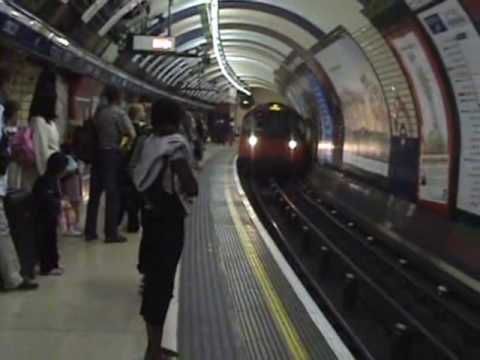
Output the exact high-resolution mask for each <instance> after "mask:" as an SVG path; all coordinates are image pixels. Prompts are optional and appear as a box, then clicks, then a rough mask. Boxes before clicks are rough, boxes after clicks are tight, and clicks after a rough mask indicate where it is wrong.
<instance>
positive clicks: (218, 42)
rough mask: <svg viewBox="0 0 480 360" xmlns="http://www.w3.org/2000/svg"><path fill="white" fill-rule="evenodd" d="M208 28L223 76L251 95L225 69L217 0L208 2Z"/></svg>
mask: <svg viewBox="0 0 480 360" xmlns="http://www.w3.org/2000/svg"><path fill="white" fill-rule="evenodd" d="M210 28H211V29H210V30H211V33H212V41H213V51H214V53H215V58H216V59H217V62H218V66H219V67H220V71H221V72H222V74H223V76H224V77H225V78H226V79H227V80H228V82H229V83H230V84H231V85H232V86H233V87H234V88H235V89H237V90H238V91H240V92H242V93H244V94H245V95H247V96H251V95H252V93H251V92H250V91H248V90H247V89H246V88H245V87H244V86H243V85H242V84H241V83H240V82H239V81H238V80H236V79H234V78H233V76H231V75H230V73H229V71H228V69H227V66H228V65H227V60H226V58H225V54H224V52H223V48H222V39H221V37H220V7H219V4H218V0H211V2H210Z"/></svg>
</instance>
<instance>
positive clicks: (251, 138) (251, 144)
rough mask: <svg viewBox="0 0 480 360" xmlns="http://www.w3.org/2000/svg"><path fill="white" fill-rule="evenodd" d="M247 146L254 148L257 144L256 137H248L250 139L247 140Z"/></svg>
mask: <svg viewBox="0 0 480 360" xmlns="http://www.w3.org/2000/svg"><path fill="white" fill-rule="evenodd" d="M248 144H249V145H250V146H251V147H252V148H254V147H255V146H256V145H257V144H258V137H256V136H255V135H253V134H252V135H250V137H249V138H248Z"/></svg>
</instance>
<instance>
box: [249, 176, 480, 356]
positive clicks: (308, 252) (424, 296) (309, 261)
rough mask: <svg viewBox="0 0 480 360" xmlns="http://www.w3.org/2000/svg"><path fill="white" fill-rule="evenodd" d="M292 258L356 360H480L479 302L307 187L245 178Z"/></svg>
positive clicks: (255, 201)
mask: <svg viewBox="0 0 480 360" xmlns="http://www.w3.org/2000/svg"><path fill="white" fill-rule="evenodd" d="M243 183H244V186H245V187H246V189H247V193H248V194H249V196H250V197H251V199H252V202H253V203H254V204H255V206H256V208H257V211H258V212H259V214H260V216H261V217H262V218H263V220H264V222H265V224H266V226H267V227H268V228H269V230H270V231H271V232H272V235H273V236H274V238H275V239H276V240H277V242H279V246H280V247H281V248H282V250H283V251H284V254H285V255H286V257H287V258H288V259H289V260H290V261H291V262H292V265H293V266H294V268H295V269H296V271H297V272H298V273H299V275H300V278H301V279H302V280H303V281H304V283H305V285H306V286H307V288H308V289H309V290H310V291H311V292H312V295H313V296H314V298H315V299H316V300H317V302H318V303H319V305H320V306H321V307H322V308H323V309H324V310H325V311H326V313H327V314H328V315H329V317H330V320H331V321H332V323H333V325H334V326H335V327H336V329H337V331H339V334H340V336H342V338H344V339H345V341H346V344H347V346H349V347H350V348H351V350H352V352H354V353H355V356H356V357H357V358H363V359H382V360H384V359H385V360H386V359H391V360H397V359H399V360H400V359H402V360H408V359H427V360H428V359H435V360H436V359H442V360H443V359H452V360H453V359H458V360H470V359H472V360H473V359H478V358H480V347H479V345H478V341H477V340H478V339H479V338H480V318H479V314H480V312H479V311H478V310H479V308H478V304H474V303H471V302H470V301H468V300H466V299H464V298H463V297H462V296H461V294H459V293H455V292H453V291H452V290H451V289H450V288H449V287H448V286H447V285H444V284H443V283H442V282H441V280H440V279H435V278H432V277H426V276H423V273H422V272H420V271H417V270H418V269H416V268H415V266H414V265H413V263H414V261H411V259H408V258H406V257H403V256H401V255H399V254H398V253H397V252H395V251H393V250H392V249H390V248H388V247H387V246H384V243H383V242H382V240H381V239H376V238H374V237H373V236H370V235H368V233H366V232H365V231H364V230H363V229H362V228H361V227H360V226H359V225H357V224H355V223H354V222H353V221H351V220H349V219H348V217H346V216H345V215H344V214H341V213H340V211H339V210H337V209H335V208H334V207H332V206H331V205H330V204H327V203H326V202H325V201H324V200H323V199H322V198H320V197H319V196H317V195H316V194H315V193H314V191H313V190H312V189H309V188H307V187H305V186H304V185H302V184H298V183H296V184H293V185H291V184H290V185H285V186H281V185H280V184H278V183H276V182H274V181H273V180H272V181H270V182H269V183H268V184H262V183H261V182H260V181H258V180H252V179H251V178H249V179H243Z"/></svg>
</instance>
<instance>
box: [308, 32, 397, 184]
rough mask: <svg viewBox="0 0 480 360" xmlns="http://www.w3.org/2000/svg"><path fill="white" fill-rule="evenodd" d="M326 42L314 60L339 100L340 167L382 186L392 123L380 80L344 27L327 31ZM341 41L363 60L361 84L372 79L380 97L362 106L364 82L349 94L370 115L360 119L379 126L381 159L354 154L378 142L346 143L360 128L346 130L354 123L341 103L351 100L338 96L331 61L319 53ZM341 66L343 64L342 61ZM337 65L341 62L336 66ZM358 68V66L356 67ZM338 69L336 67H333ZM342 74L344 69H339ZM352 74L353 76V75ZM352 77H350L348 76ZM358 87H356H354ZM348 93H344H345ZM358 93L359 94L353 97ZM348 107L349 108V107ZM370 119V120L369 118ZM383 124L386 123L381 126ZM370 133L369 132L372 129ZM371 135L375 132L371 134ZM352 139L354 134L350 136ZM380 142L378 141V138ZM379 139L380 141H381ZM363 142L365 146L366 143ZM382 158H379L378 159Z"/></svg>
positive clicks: (366, 57) (337, 82)
mask: <svg viewBox="0 0 480 360" xmlns="http://www.w3.org/2000/svg"><path fill="white" fill-rule="evenodd" d="M329 40H330V41H328V42H327V43H326V45H325V47H324V48H323V49H322V50H321V51H319V52H318V53H317V54H316V55H315V58H316V60H317V61H318V62H319V63H320V64H321V66H322V68H323V71H324V72H325V74H326V77H327V78H328V80H329V82H330V83H331V84H332V88H333V89H334V91H335V93H336V94H337V96H338V98H339V101H340V103H341V112H342V116H343V129H344V134H343V154H342V161H341V162H342V167H343V169H344V170H346V171H347V172H350V173H352V174H355V175H360V176H361V177H362V178H366V179H370V180H374V181H375V182H377V183H378V184H379V185H380V186H381V187H385V185H386V184H387V183H388V179H389V168H390V157H391V141H392V123H391V119H390V109H389V104H388V102H387V98H386V95H385V93H384V89H383V87H382V85H381V82H380V79H379V76H378V74H377V72H376V70H375V67H374V66H373V65H372V63H371V62H370V59H369V58H368V56H367V55H366V54H365V52H364V50H363V49H362V47H361V46H360V45H359V44H358V43H357V41H356V40H355V39H354V38H353V36H352V35H351V34H350V33H349V32H348V31H346V30H344V29H342V28H340V29H338V30H336V31H334V32H333V33H332V34H331V38H330V39H329ZM343 40H346V41H349V42H350V44H352V45H353V47H354V51H355V52H356V55H357V56H358V57H359V60H361V61H362V62H363V63H364V67H365V69H366V68H368V72H369V74H368V77H369V78H367V76H365V77H366V79H364V80H365V83H366V82H367V81H368V83H369V84H371V83H372V82H373V84H371V85H372V88H373V87H374V88H375V90H376V95H380V96H376V100H378V99H380V101H377V103H376V104H374V105H372V103H371V102H370V99H368V100H367V101H366V102H367V105H365V102H364V100H365V98H363V99H360V97H363V96H364V93H367V94H369V95H372V92H371V91H370V90H372V88H368V89H367V88H365V87H364V86H365V84H362V86H363V87H364V88H363V89H362V90H363V91H358V89H357V90H356V91H353V92H352V94H350V95H352V96H351V97H352V99H354V100H355V98H356V97H359V98H358V99H357V100H358V101H357V100H355V101H353V104H354V105H355V104H357V105H360V103H362V102H363V104H362V105H360V106H359V107H363V108H364V109H363V110H366V109H367V110H368V113H367V114H369V115H373V116H371V117H370V119H366V118H367V117H368V116H366V118H365V119H363V118H362V121H367V122H369V121H370V122H373V123H375V124H376V125H379V126H380V128H381V130H380V131H379V133H378V134H377V135H381V136H383V137H384V139H383V141H384V144H382V145H384V147H383V148H382V149H380V152H381V153H382V154H381V155H380V156H379V157H382V159H380V160H379V159H372V158H371V157H370V158H369V157H368V156H364V155H363V156H362V155H358V154H357V153H358V152H360V153H361V152H362V151H363V149H365V148H367V151H371V150H372V149H374V150H375V145H378V144H373V145H372V143H371V142H370V144H367V143H366V142H363V143H362V142H361V141H358V142H357V145H358V144H360V145H359V146H357V149H354V147H355V145H350V144H349V143H348V141H349V140H350V141H351V140H352V137H353V136H352V134H355V133H359V132H362V131H361V129H353V128H352V129H350V131H349V125H350V126H351V125H352V124H353V123H355V121H353V120H352V118H351V117H350V118H349V116H348V114H349V113H348V112H346V109H348V108H349V106H345V104H347V105H348V104H349V103H351V102H346V100H347V99H346V97H345V94H343V97H342V88H341V83H342V82H341V81H339V79H335V78H334V76H333V75H332V71H331V69H330V68H331V65H332V64H333V62H331V64H329V63H328V60H327V61H325V60H323V61H322V55H323V56H325V53H326V52H327V51H332V50H329V48H332V47H334V46H337V47H339V46H340V45H339V44H340V43H339V42H340V41H343ZM335 58H336V59H338V58H342V59H345V60H346V59H351V57H349V56H343V57H342V56H336V57H335ZM344 65H345V64H344ZM356 65H358V62H356ZM335 66H338V61H337V62H336V63H335ZM340 67H341V65H340ZM348 68H352V67H349V66H348V65H347V66H345V67H344V69H348ZM357 68H358V66H357ZM337 70H338V69H337ZM343 73H344V72H343ZM362 75H365V74H362ZM354 76H357V75H354ZM350 80H352V79H350ZM350 80H349V81H346V82H345V83H350V84H352V83H356V84H357V85H358V84H360V83H362V80H359V79H356V80H353V81H350ZM357 87H358V86H357ZM347 92H349V91H348V89H347V90H346V91H344V93H347ZM347 95H348V94H347ZM357 95H359V96H357ZM371 98H372V99H373V98H374V96H373V95H372V96H371ZM376 105H379V106H380V107H381V109H380V110H381V113H382V114H383V116H378V112H376V113H374V112H373V111H372V107H373V108H374V109H375V110H377V109H378V107H377V106H376ZM350 110H351V109H350ZM372 118H374V119H372ZM380 118H382V119H381V120H379V119H380ZM385 124H386V126H385ZM376 125H375V126H376ZM375 126H374V127H373V129H375ZM363 133H365V134H366V135H369V134H368V133H369V127H368V126H366V127H365V129H364V130H363ZM372 134H373V132H372ZM373 135H375V134H373ZM353 138H354V137H353ZM381 141H382V140H381ZM381 141H380V142H381ZM366 144H367V146H366ZM360 147H362V148H363V149H360V150H359V151H357V150H358V149H359V148H360ZM377 150H378V147H377ZM382 160H383V161H382Z"/></svg>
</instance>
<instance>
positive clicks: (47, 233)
mask: <svg viewBox="0 0 480 360" xmlns="http://www.w3.org/2000/svg"><path fill="white" fill-rule="evenodd" d="M67 165H68V158H67V157H66V156H65V155H64V154H62V153H59V152H57V153H54V154H52V155H51V156H50V158H49V159H48V161H47V169H46V171H45V173H44V174H43V175H41V176H40V177H39V178H38V179H37V180H36V181H35V185H34V186H33V190H32V198H33V206H34V208H35V231H36V242H37V249H38V255H39V260H40V273H41V274H42V275H44V276H60V275H62V274H63V271H64V270H63V268H62V267H60V265H59V254H58V239H57V230H58V222H59V218H60V214H61V212H62V195H61V191H60V178H61V177H62V176H63V174H64V173H65V170H66V169H67Z"/></svg>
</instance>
